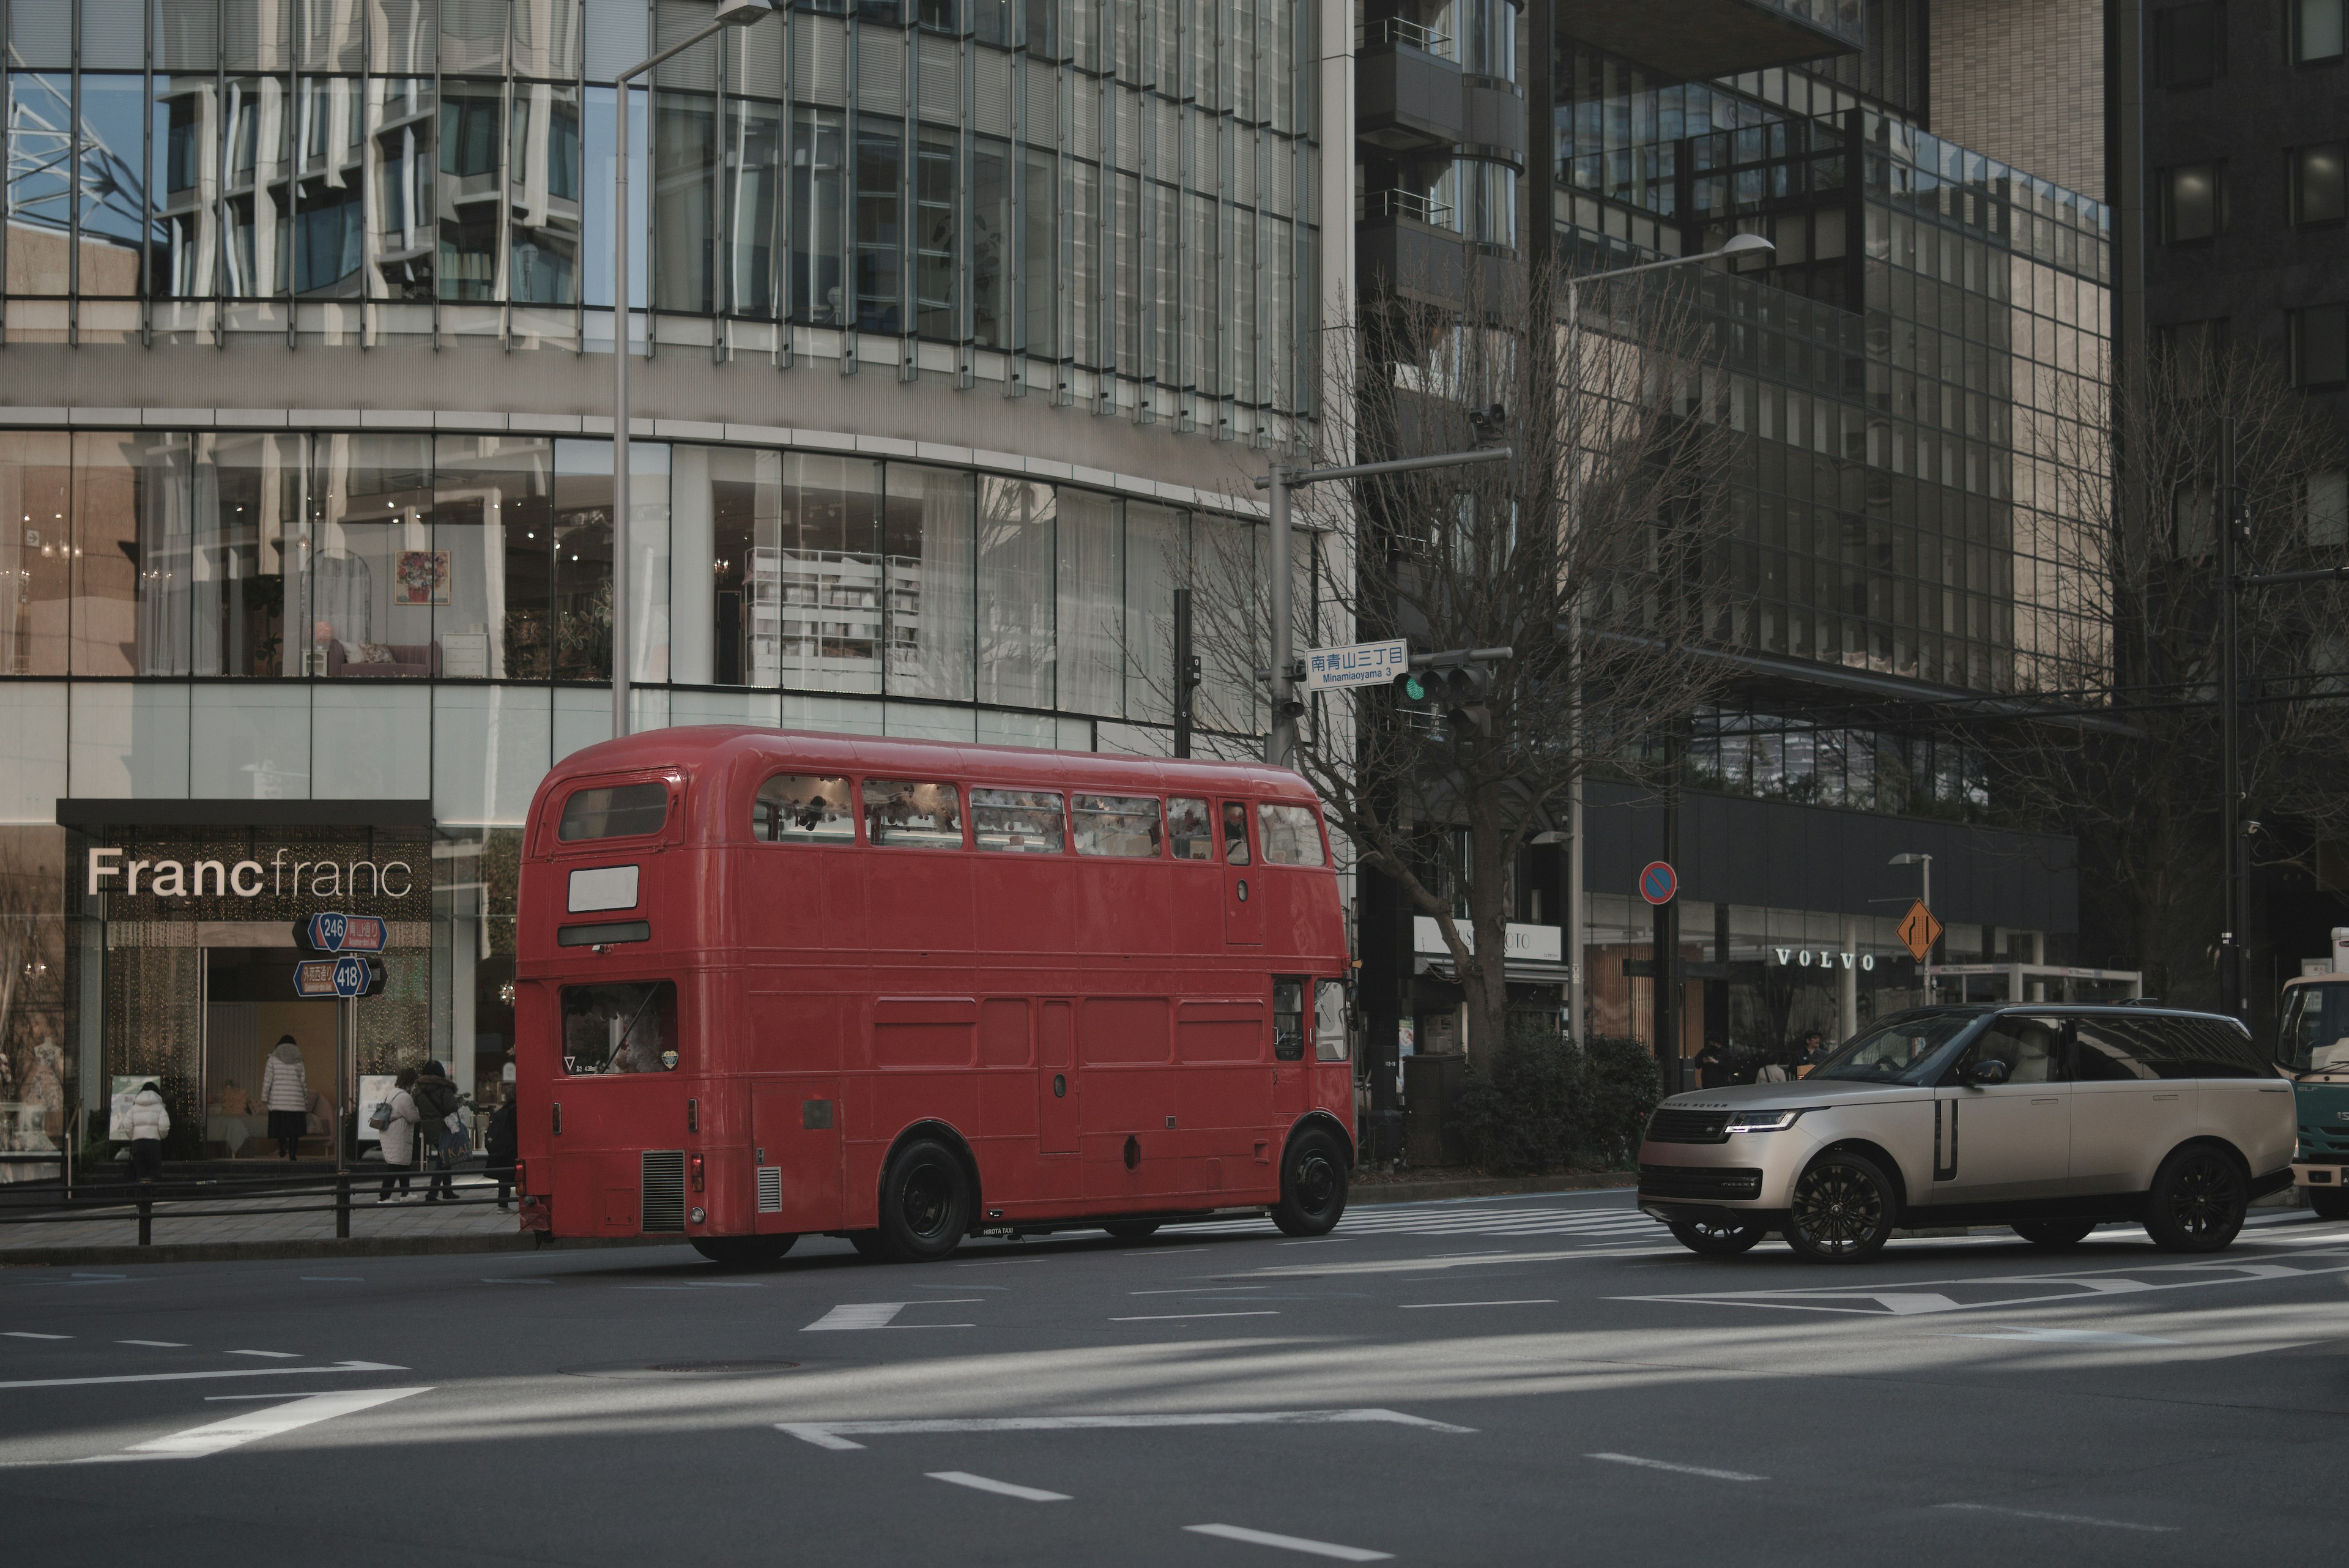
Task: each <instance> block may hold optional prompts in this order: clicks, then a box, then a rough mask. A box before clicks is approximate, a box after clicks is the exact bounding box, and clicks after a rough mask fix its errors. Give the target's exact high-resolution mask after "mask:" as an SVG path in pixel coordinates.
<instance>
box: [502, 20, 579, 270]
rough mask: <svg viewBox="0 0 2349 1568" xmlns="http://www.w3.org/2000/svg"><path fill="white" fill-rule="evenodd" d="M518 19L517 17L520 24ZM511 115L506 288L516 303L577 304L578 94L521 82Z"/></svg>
mask: <svg viewBox="0 0 2349 1568" xmlns="http://www.w3.org/2000/svg"><path fill="white" fill-rule="evenodd" d="M525 9H526V7H525ZM521 16H522V12H521V11H517V12H516V20H517V22H519V21H520V19H521ZM513 113H514V118H513V143H512V147H511V149H509V151H508V153H507V158H506V197H507V202H508V204H509V207H510V210H511V217H512V245H513V256H512V264H511V272H510V275H509V286H510V288H511V291H512V297H513V300H514V302H515V303H516V304H519V305H571V304H574V303H576V302H577V300H578V298H579V227H580V213H581V210H582V208H583V207H584V206H585V192H584V191H583V190H582V189H581V188H580V165H579V153H580V148H579V93H578V89H577V88H559V87H552V86H549V85H548V84H546V83H544V82H527V83H522V82H518V83H516V84H515V86H514V111H513Z"/></svg>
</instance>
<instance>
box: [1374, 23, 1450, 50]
mask: <svg viewBox="0 0 2349 1568" xmlns="http://www.w3.org/2000/svg"><path fill="white" fill-rule="evenodd" d="M1370 35H1371V36H1370V42H1371V43H1374V44H1408V45H1410V46H1411V47H1413V48H1414V49H1418V50H1420V51H1422V52H1423V53H1425V54H1430V55H1437V56H1440V57H1443V58H1444V59H1447V60H1448V59H1450V58H1451V57H1452V35H1451V34H1449V33H1440V32H1437V31H1436V30H1435V29H1434V28H1433V27H1431V26H1426V25H1425V24H1424V23H1420V22H1414V21H1412V20H1411V19H1410V18H1409V17H1406V16H1389V17H1387V18H1385V19H1384V20H1382V21H1379V22H1374V23H1372V24H1371V27H1370Z"/></svg>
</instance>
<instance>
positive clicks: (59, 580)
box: [0, 431, 73, 675]
mask: <svg viewBox="0 0 2349 1568" xmlns="http://www.w3.org/2000/svg"><path fill="white" fill-rule="evenodd" d="M71 441H72V438H71V437H70V436H68V435H67V434H66V432H65V431H0V518H5V519H8V520H10V522H11V523H12V524H13V525H12V526H10V527H6V528H0V675H63V674H64V673H65V672H66V622H67V614H66V611H67V604H68V603H69V596H70V595H71V593H72V591H73V590H72V570H73V529H72V526H71V524H69V523H68V522H67V518H66V510H67V505H68V504H69V503H70V499H71V496H72V490H73V484H72V477H71V470H72V449H71Z"/></svg>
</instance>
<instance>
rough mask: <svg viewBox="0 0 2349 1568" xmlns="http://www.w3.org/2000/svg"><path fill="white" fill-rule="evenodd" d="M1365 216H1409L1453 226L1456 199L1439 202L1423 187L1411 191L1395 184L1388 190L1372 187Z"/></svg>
mask: <svg viewBox="0 0 2349 1568" xmlns="http://www.w3.org/2000/svg"><path fill="white" fill-rule="evenodd" d="M1362 216H1364V217H1366V218H1409V219H1410V220H1411V221H1412V222H1413V223H1425V224H1427V225H1428V226H1429V227H1430V228H1436V229H1448V228H1450V227H1451V226H1452V203H1451V202H1439V201H1437V200H1436V199H1435V198H1434V197H1433V196H1430V195H1428V194H1427V193H1426V192H1422V191H1407V190H1404V189H1402V187H1401V186H1395V187H1392V188H1390V189H1388V190H1384V191H1372V192H1370V193H1369V194H1368V195H1365V196H1364V197H1363V198H1362Z"/></svg>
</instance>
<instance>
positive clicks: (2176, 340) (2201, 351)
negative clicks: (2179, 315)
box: [2159, 316, 2228, 365]
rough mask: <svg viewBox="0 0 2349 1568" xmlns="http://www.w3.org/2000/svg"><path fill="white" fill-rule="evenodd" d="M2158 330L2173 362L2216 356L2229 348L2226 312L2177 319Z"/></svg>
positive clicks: (2181, 362) (2163, 350)
mask: <svg viewBox="0 0 2349 1568" xmlns="http://www.w3.org/2000/svg"><path fill="white" fill-rule="evenodd" d="M2159 331H2160V333H2161V348H2162V352H2163V353H2165V354H2167V355H2168V356H2169V358H2170V360H2171V362H2172V363H2173V364H2179V365H2185V364H2191V363H2192V362H2194V361H2195V360H2198V359H2206V360H2207V359H2216V358H2219V357H2220V355H2222V354H2224V353H2226V351H2227V343H2228V323H2227V317H2223V316H2213V317H2209V319H2208V320H2204V321H2179V322H2174V323H2172V324H2171V325H2169V326H2168V327H2161V328H2159Z"/></svg>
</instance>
